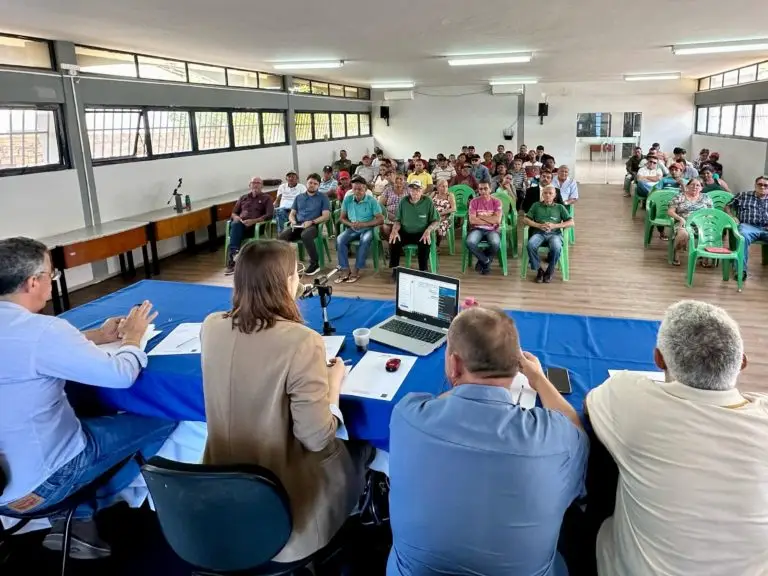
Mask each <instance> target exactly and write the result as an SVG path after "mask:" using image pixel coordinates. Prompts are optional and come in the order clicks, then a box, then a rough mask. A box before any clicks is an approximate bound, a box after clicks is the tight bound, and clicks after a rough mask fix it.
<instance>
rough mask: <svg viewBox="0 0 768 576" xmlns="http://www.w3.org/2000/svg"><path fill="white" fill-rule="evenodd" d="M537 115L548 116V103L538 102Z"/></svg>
mask: <svg viewBox="0 0 768 576" xmlns="http://www.w3.org/2000/svg"><path fill="white" fill-rule="evenodd" d="M538 116H549V104H547V103H546V102H539V114H538Z"/></svg>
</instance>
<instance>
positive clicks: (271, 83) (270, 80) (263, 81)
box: [259, 72, 283, 90]
mask: <svg viewBox="0 0 768 576" xmlns="http://www.w3.org/2000/svg"><path fill="white" fill-rule="evenodd" d="M259 88H261V89H262V90H282V89H283V77H282V76H277V75H276V74H266V73H264V72H259Z"/></svg>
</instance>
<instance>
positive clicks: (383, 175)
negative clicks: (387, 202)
mask: <svg viewBox="0 0 768 576" xmlns="http://www.w3.org/2000/svg"><path fill="white" fill-rule="evenodd" d="M391 178H392V170H390V168H389V165H388V164H383V163H382V164H380V165H379V169H378V174H377V175H376V178H374V180H373V183H372V184H371V190H372V191H373V195H374V196H376V197H377V198H378V197H379V196H381V193H382V192H384V189H385V188H386V187H387V186H389V184H390V180H391Z"/></svg>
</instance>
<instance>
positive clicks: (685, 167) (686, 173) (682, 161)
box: [669, 147, 699, 180]
mask: <svg viewBox="0 0 768 576" xmlns="http://www.w3.org/2000/svg"><path fill="white" fill-rule="evenodd" d="M687 153H688V151H687V150H686V149H685V148H680V147H677V148H675V149H674V150H673V151H672V160H670V161H669V166H670V167H671V166H672V164H678V165H680V167H681V168H682V173H683V178H685V179H686V180H690V179H691V178H698V177H699V171H698V170H697V169H696V167H695V166H694V165H693V164H692V163H691V162H689V161H688V160H686V158H685V155H686V154H687Z"/></svg>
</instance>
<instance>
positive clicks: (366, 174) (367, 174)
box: [355, 154, 376, 184]
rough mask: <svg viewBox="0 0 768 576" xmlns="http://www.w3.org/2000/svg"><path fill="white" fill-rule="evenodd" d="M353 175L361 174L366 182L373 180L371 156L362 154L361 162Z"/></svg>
mask: <svg viewBox="0 0 768 576" xmlns="http://www.w3.org/2000/svg"><path fill="white" fill-rule="evenodd" d="M355 176H361V177H363V178H364V179H365V183H366V184H370V183H371V182H373V178H374V177H375V176H376V174H375V173H374V171H373V168H371V157H370V156H368V155H367V154H366V155H365V156H363V163H362V164H360V165H359V166H358V167H357V168H356V169H355Z"/></svg>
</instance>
